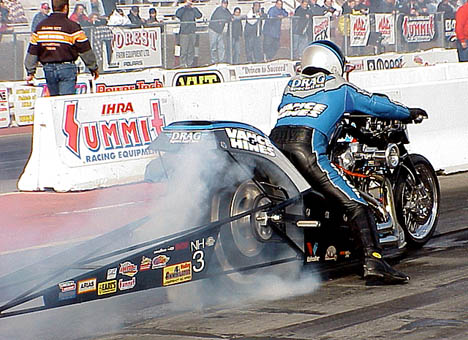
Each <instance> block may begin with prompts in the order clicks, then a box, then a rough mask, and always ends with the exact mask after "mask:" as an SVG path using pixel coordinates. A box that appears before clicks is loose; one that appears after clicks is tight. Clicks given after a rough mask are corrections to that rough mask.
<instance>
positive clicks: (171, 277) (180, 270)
mask: <svg viewBox="0 0 468 340" xmlns="http://www.w3.org/2000/svg"><path fill="white" fill-rule="evenodd" d="M190 280H192V262H190V261H189V262H182V263H178V264H174V265H172V266H167V267H164V268H163V286H170V285H175V284H177V283H182V282H186V281H190Z"/></svg>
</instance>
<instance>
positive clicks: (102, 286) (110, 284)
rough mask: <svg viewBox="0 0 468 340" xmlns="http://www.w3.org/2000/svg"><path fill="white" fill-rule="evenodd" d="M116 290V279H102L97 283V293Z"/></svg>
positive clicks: (102, 293)
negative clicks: (102, 280)
mask: <svg viewBox="0 0 468 340" xmlns="http://www.w3.org/2000/svg"><path fill="white" fill-rule="evenodd" d="M116 291H117V280H112V281H104V282H100V283H99V284H98V295H105V294H111V293H115V292H116Z"/></svg>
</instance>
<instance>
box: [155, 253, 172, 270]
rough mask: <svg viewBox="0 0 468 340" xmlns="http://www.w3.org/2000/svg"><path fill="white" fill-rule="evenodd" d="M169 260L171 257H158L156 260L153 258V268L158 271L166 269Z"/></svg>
mask: <svg viewBox="0 0 468 340" xmlns="http://www.w3.org/2000/svg"><path fill="white" fill-rule="evenodd" d="M169 259H170V257H168V256H166V255H158V256H156V257H155V258H153V265H152V267H151V268H152V269H158V268H162V267H165V266H166V264H167V262H169Z"/></svg>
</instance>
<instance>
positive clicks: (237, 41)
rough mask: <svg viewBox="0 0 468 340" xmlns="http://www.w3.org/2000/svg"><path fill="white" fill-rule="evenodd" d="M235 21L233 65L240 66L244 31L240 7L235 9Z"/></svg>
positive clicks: (233, 28)
mask: <svg viewBox="0 0 468 340" xmlns="http://www.w3.org/2000/svg"><path fill="white" fill-rule="evenodd" d="M233 13H234V16H233V17H234V21H233V22H232V34H231V36H232V63H233V64H239V60H240V46H241V38H242V34H243V31H244V29H243V28H242V21H241V19H242V18H241V9H240V7H236V8H234V12H233Z"/></svg>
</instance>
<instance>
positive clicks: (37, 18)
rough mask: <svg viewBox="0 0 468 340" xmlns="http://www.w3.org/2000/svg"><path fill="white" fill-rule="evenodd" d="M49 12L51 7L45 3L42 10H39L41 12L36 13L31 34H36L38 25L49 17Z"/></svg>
mask: <svg viewBox="0 0 468 340" xmlns="http://www.w3.org/2000/svg"><path fill="white" fill-rule="evenodd" d="M49 11H50V7H49V4H48V3H47V2H43V3H42V4H41V8H40V9H39V12H38V13H36V15H35V16H34V18H33V20H32V23H31V32H34V31H35V30H36V27H37V25H38V24H39V23H40V22H41V21H42V20H44V19H45V18H48V17H49Z"/></svg>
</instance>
